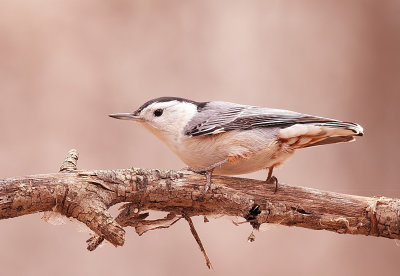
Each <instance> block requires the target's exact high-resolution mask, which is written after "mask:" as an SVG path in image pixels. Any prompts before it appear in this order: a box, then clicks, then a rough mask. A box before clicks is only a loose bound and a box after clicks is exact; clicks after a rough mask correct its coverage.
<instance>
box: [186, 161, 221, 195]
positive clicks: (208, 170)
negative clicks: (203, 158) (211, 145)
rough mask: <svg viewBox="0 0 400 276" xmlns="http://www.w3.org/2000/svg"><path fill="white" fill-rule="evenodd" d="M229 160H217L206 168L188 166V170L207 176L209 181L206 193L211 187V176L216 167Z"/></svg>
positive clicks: (205, 189) (205, 188)
mask: <svg viewBox="0 0 400 276" xmlns="http://www.w3.org/2000/svg"><path fill="white" fill-rule="evenodd" d="M227 161H228V159H224V160H222V161H219V162H217V163H215V164H212V165H210V166H207V167H205V168H197V169H195V168H191V167H188V168H187V170H189V171H192V172H195V173H200V174H204V175H205V176H206V180H207V182H206V185H205V187H204V193H207V191H208V190H209V189H210V187H211V176H212V173H213V171H214V169H215V168H216V167H219V166H221V165H223V164H224V163H226V162H227Z"/></svg>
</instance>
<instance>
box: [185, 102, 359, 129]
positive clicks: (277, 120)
mask: <svg viewBox="0 0 400 276" xmlns="http://www.w3.org/2000/svg"><path fill="white" fill-rule="evenodd" d="M310 123H313V124H317V125H324V126H327V127H335V128H349V124H350V125H353V124H352V123H345V122H341V121H336V120H332V119H327V118H322V117H316V116H311V115H307V114H302V113H297V112H293V111H289V110H282V109H272V108H265V107H257V106H247V105H239V104H234V103H227V102H210V103H208V104H207V105H206V106H205V107H204V108H203V109H202V110H201V112H199V113H198V114H197V115H196V116H195V117H194V118H193V119H192V120H191V121H190V122H189V123H188V124H187V126H186V128H185V135H188V136H201V135H213V134H217V133H222V132H227V131H232V130H249V129H254V128H269V127H277V128H286V127H289V126H292V125H294V124H310ZM354 125H355V124H354Z"/></svg>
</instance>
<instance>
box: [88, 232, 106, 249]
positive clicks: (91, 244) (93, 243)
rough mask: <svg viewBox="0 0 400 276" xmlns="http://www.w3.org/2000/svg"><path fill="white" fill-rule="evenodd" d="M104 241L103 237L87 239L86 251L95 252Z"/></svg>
mask: <svg viewBox="0 0 400 276" xmlns="http://www.w3.org/2000/svg"><path fill="white" fill-rule="evenodd" d="M103 241H104V237H100V236H97V235H96V236H92V237H91V238H90V239H88V240H87V241H86V242H87V244H88V246H87V249H88V250H89V251H93V250H95V249H96V248H97V247H98V246H99V245H100V244H101V243H102V242H103Z"/></svg>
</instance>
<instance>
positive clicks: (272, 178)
mask: <svg viewBox="0 0 400 276" xmlns="http://www.w3.org/2000/svg"><path fill="white" fill-rule="evenodd" d="M265 182H267V184H274V185H275V190H274V193H276V192H277V191H278V178H276V177H275V176H273V175H272V176H270V177H268V178H267V180H266V181H265Z"/></svg>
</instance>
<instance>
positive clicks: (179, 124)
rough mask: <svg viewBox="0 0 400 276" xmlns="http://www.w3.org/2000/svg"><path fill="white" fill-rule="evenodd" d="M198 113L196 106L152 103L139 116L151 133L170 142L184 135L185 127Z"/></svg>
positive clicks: (179, 103)
mask: <svg viewBox="0 0 400 276" xmlns="http://www.w3.org/2000/svg"><path fill="white" fill-rule="evenodd" d="M196 113H197V106H196V105H194V104H191V103H187V102H180V101H176V100H174V101H169V102H160V103H152V104H150V105H149V106H147V107H146V108H144V109H143V110H142V111H141V112H140V114H138V116H139V118H141V119H142V120H143V121H141V123H142V124H143V125H144V126H145V127H146V128H148V129H149V130H150V131H151V132H153V133H154V134H156V135H157V136H158V137H159V138H161V139H163V140H166V139H167V140H169V139H179V137H180V136H181V135H183V129H184V127H185V126H186V124H187V123H188V122H189V121H190V120H191V119H192V117H193V116H194V115H195V114H196ZM166 142H168V141H166Z"/></svg>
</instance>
